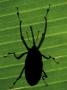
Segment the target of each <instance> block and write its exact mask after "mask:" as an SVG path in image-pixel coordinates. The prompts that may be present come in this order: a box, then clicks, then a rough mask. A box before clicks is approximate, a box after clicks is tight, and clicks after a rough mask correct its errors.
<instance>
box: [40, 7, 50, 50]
mask: <svg viewBox="0 0 67 90" xmlns="http://www.w3.org/2000/svg"><path fill="white" fill-rule="evenodd" d="M49 11H50V5H49V8H47V12H46V16H45V17H44V18H45V28H44V32H43V34H42V37H41V40H40V42H39V45H38V49H39V48H40V47H41V45H42V43H43V41H44V39H45V35H46V31H47V15H48V12H49Z"/></svg>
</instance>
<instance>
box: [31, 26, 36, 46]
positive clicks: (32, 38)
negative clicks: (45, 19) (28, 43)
mask: <svg viewBox="0 0 67 90" xmlns="http://www.w3.org/2000/svg"><path fill="white" fill-rule="evenodd" d="M30 30H31V33H32V39H33V45H34V46H35V39H34V33H33V29H32V26H30Z"/></svg>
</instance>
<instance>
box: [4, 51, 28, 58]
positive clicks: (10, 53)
mask: <svg viewBox="0 0 67 90" xmlns="http://www.w3.org/2000/svg"><path fill="white" fill-rule="evenodd" d="M25 54H27V52H25V53H22V54H21V55H20V56H17V55H16V54H15V52H14V53H8V55H14V57H15V58H16V59H20V58H21V57H23V56H24V55H25ZM8 55H7V56H4V57H8Z"/></svg>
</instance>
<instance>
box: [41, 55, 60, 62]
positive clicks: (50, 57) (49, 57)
mask: <svg viewBox="0 0 67 90" xmlns="http://www.w3.org/2000/svg"><path fill="white" fill-rule="evenodd" d="M42 56H43V57H44V58H45V59H47V60H48V59H53V60H54V62H55V63H57V64H59V62H57V61H56V60H55V58H54V57H52V56H48V57H46V56H45V55H43V54H42Z"/></svg>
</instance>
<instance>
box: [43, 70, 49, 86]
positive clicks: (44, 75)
mask: <svg viewBox="0 0 67 90" xmlns="http://www.w3.org/2000/svg"><path fill="white" fill-rule="evenodd" d="M46 78H48V76H47V74H46V73H45V71H44V70H42V79H43V80H44V81H45V85H46V86H47V85H48V84H47V82H46V80H45V79H46Z"/></svg>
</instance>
